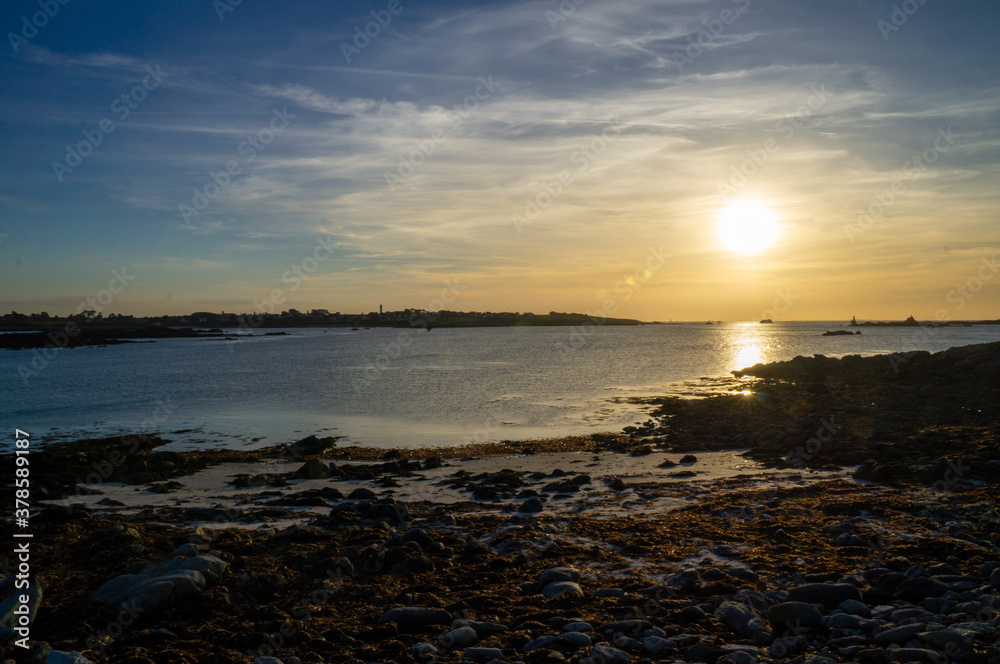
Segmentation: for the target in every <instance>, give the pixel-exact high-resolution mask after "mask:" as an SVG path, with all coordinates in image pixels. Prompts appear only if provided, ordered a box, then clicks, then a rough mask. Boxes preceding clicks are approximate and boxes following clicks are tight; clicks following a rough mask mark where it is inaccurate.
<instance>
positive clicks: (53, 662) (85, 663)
mask: <svg viewBox="0 0 1000 664" xmlns="http://www.w3.org/2000/svg"><path fill="white" fill-rule="evenodd" d="M45 664H94V662H93V661H91V660H89V659H87V658H86V657H84V656H83V655H81V654H80V653H78V652H66V651H64V650H53V651H52V652H50V653H49V654H48V656H47V657H46V658H45ZM279 664H280V662H279Z"/></svg>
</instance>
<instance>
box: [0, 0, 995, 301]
mask: <svg viewBox="0 0 1000 664" xmlns="http://www.w3.org/2000/svg"><path fill="white" fill-rule="evenodd" d="M998 28H1000V6H998V5H997V4H996V3H995V2H994V1H993V0H906V1H905V2H885V1H881V0H827V1H824V2H808V3H806V2H794V1H792V0H781V1H777V0H656V1H653V0H633V1H617V2H616V1H612V0H563V1H562V2H559V1H557V0H539V1H513V0H511V1H507V0H494V1H485V2H476V3H468V2H457V1H455V2H446V1H434V0H392V1H390V0H379V1H375V2H358V1H351V0H338V2H319V1H309V0H289V1H287V2H281V3H276V2H267V3H265V2H262V1H261V0H242V1H241V2H237V0H215V1H214V2H213V0H197V1H194V0H191V1H175V2H141V3H133V2H105V1H101V0H92V1H88V2H83V1H82V0H41V2H39V1H38V0H34V1H24V2H22V1H20V0H18V1H13V0H11V1H8V2H5V3H4V4H3V7H2V8H0V31H2V34H3V35H4V39H3V43H2V44H0V81H2V87H0V141H2V143H3V145H4V154H5V158H4V159H3V160H2V162H0V169H2V171H0V311H2V312H7V311H11V310H16V311H19V312H22V313H28V312H35V311H43V310H44V311H48V312H49V313H50V314H59V315H65V314H69V313H75V312H76V311H78V310H80V309H82V308H87V309H93V308H94V302H96V303H97V308H98V310H100V311H102V313H104V314H105V315H106V314H109V313H130V314H135V315H153V314H183V313H190V312H193V311H226V312H250V311H272V310H273V311H281V310H284V309H288V308H297V309H300V310H309V309H312V308H324V309H329V310H330V311H341V312H367V311H372V310H377V309H378V306H379V305H383V306H384V307H385V309H386V310H398V309H404V308H426V309H431V310H435V309H439V308H442V306H441V304H442V303H446V304H447V306H446V307H444V308H448V309H452V310H462V311H519V312H528V311H532V312H537V313H546V312H548V311H550V310H556V311H575V312H585V313H592V312H601V313H602V315H615V316H620V317H628V318H639V319H642V320H668V319H673V320H701V319H712V320H715V319H718V320H755V319H759V318H764V317H770V318H773V319H775V320H839V319H849V318H850V317H851V316H855V315H856V316H857V317H858V318H859V319H901V318H904V317H906V316H908V315H911V314H912V315H915V316H916V317H917V318H920V319H932V318H935V317H936V318H938V319H939V320H957V319H982V318H991V319H994V318H998V317H1000V276H998V270H1000V267H998V264H997V262H996V255H997V253H998V249H1000V205H998V202H1000V187H998V182H1000V40H998V39H997V38H996V35H997V32H998ZM727 215H728V217H727ZM723 218H728V219H729V220H730V222H732V223H730V224H729V225H728V229H729V230H727V231H724V232H723V231H720V219H723ZM762 220H763V221H762ZM734 224H735V226H734ZM88 300H89V301H90V303H91V304H89V305H85V303H87V302H88Z"/></svg>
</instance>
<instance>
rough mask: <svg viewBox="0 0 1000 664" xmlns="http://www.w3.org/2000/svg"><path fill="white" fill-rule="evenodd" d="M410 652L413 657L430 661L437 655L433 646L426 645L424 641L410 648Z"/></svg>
mask: <svg viewBox="0 0 1000 664" xmlns="http://www.w3.org/2000/svg"><path fill="white" fill-rule="evenodd" d="M410 650H412V651H413V654H414V655H416V656H417V657H419V658H421V659H430V658H432V657H434V656H435V655H437V654H438V649H437V648H436V647H435V646H434V644H432V643H427V642H426V641H425V642H423V643H418V644H416V645H414V646H413V647H412V648H410Z"/></svg>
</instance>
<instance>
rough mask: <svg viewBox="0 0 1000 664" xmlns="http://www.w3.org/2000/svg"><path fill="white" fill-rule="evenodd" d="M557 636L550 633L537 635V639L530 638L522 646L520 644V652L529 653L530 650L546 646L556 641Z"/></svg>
mask: <svg viewBox="0 0 1000 664" xmlns="http://www.w3.org/2000/svg"><path fill="white" fill-rule="evenodd" d="M558 638H559V637H558V636H555V635H552V634H546V635H545V636H539V637H538V638H537V639H531V640H530V641H528V642H527V643H525V644H524V645H523V646H521V652H523V653H529V652H531V651H532V650H540V649H542V648H547V647H549V646H550V645H552V644H553V643H555V642H556V639H558Z"/></svg>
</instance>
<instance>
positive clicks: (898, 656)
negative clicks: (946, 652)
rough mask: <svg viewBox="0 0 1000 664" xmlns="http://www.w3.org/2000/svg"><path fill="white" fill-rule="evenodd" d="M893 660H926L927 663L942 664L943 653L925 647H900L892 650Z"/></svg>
mask: <svg viewBox="0 0 1000 664" xmlns="http://www.w3.org/2000/svg"><path fill="white" fill-rule="evenodd" d="M892 661H893V662H925V663H926V664H940V663H941V661H942V658H941V653H939V652H936V651H934V650H926V649H924V648H899V649H898V650H893V651H892Z"/></svg>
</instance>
